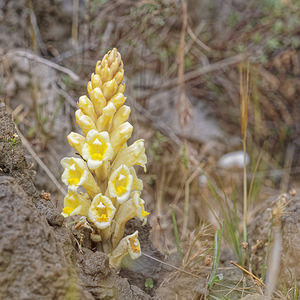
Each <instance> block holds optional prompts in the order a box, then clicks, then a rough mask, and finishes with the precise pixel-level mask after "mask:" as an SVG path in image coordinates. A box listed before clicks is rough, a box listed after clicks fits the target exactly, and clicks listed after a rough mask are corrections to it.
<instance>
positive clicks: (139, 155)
mask: <svg viewBox="0 0 300 300" xmlns="http://www.w3.org/2000/svg"><path fill="white" fill-rule="evenodd" d="M146 163H147V156H146V154H145V146H144V140H137V141H135V142H134V143H133V144H132V145H130V146H129V147H124V149H122V150H120V152H119V153H118V155H117V156H116V158H115V161H114V163H113V166H112V172H113V171H114V170H116V169H117V168H118V167H119V166H120V165H123V164H124V165H126V166H127V167H128V168H131V167H132V166H134V165H139V166H142V167H143V168H144V170H145V171H146Z"/></svg>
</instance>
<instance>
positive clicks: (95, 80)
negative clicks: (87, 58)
mask: <svg viewBox="0 0 300 300" xmlns="http://www.w3.org/2000/svg"><path fill="white" fill-rule="evenodd" d="M91 83H92V88H93V89H95V88H97V87H98V88H100V87H101V86H102V80H101V77H100V76H99V75H98V74H94V73H93V74H92V76H91Z"/></svg>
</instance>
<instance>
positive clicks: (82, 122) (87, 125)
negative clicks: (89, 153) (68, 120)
mask: <svg viewBox="0 0 300 300" xmlns="http://www.w3.org/2000/svg"><path fill="white" fill-rule="evenodd" d="M75 118H76V123H77V124H78V126H79V127H80V128H81V130H82V131H83V133H84V135H87V133H88V132H89V131H90V130H92V129H96V125H95V123H94V121H93V120H92V119H91V117H89V116H87V115H85V114H84V113H83V112H82V111H81V110H80V109H78V110H76V112H75Z"/></svg>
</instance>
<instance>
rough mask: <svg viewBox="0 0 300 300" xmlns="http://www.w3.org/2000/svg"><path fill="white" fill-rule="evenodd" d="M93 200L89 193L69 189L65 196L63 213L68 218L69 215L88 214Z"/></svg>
mask: <svg viewBox="0 0 300 300" xmlns="http://www.w3.org/2000/svg"><path fill="white" fill-rule="evenodd" d="M90 205H91V201H90V200H89V198H88V195H86V194H83V193H80V194H78V193H77V192H76V191H75V190H70V189H69V190H68V194H67V195H66V196H65V198H64V208H63V211H62V215H63V216H64V217H65V218H66V217H69V216H75V215H81V216H85V217H87V216H88V211H89V207H90Z"/></svg>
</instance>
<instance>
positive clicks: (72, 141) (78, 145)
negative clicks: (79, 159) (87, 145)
mask: <svg viewBox="0 0 300 300" xmlns="http://www.w3.org/2000/svg"><path fill="white" fill-rule="evenodd" d="M67 139H68V142H69V145H70V146H71V147H73V148H75V149H76V150H77V152H78V153H79V154H80V155H81V154H82V146H83V144H84V142H85V137H84V136H82V135H81V134H79V133H76V132H71V133H69V135H68V136H67Z"/></svg>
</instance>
